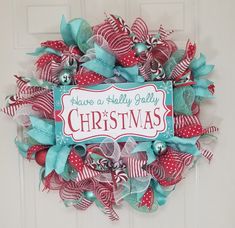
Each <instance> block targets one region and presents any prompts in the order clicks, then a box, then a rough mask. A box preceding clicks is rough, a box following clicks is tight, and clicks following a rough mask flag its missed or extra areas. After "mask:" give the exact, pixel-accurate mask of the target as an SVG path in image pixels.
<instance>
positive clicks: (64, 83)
mask: <svg viewBox="0 0 235 228" xmlns="http://www.w3.org/2000/svg"><path fill="white" fill-rule="evenodd" d="M60 29H61V35H62V39H63V40H56V41H46V42H43V43H41V47H39V48H37V49H36V51H35V52H34V53H32V55H34V56H37V60H36V63H35V65H36V70H37V71H36V73H35V76H36V77H23V76H15V77H16V84H17V92H16V94H15V95H13V96H8V97H7V98H6V107H4V108H3V109H2V111H3V112H4V113H6V114H7V115H9V116H11V117H13V119H15V120H16V121H17V123H18V124H19V125H21V126H23V128H22V129H23V137H17V139H16V145H17V147H18V150H19V152H20V153H21V155H22V156H23V157H25V158H27V159H28V160H35V161H36V162H37V164H39V165H40V166H41V171H40V177H41V181H42V183H43V184H44V187H45V188H44V189H48V190H58V191H59V194H60V197H61V199H62V200H63V201H64V203H65V205H66V206H74V207H75V208H76V209H79V210H85V209H87V208H88V207H89V206H91V205H92V204H93V203H95V204H96V205H97V206H98V208H99V209H101V211H103V212H104V213H105V214H107V215H108V216H109V218H110V219H111V220H117V219H118V215H117V214H116V212H115V211H114V209H113V208H114V207H115V206H116V205H118V204H120V203H122V202H123V201H127V202H128V203H129V204H130V205H131V206H132V207H133V208H135V209H137V210H139V211H142V212H152V211H155V210H156V209H157V208H158V206H161V205H163V204H165V202H166V199H167V196H168V195H169V193H170V192H171V191H172V190H173V189H174V188H175V185H176V184H177V183H178V182H180V181H181V180H182V178H183V172H184V171H185V170H186V169H188V168H189V167H192V166H193V165H194V164H195V162H196V161H197V160H198V158H200V157H201V156H204V157H205V158H207V159H208V160H209V161H210V160H211V158H212V153H211V152H210V151H209V150H208V149H205V147H203V146H202V143H201V141H202V139H203V138H205V137H210V136H211V134H212V133H213V132H215V131H217V130H218V129H217V128H216V127H214V126H207V127H203V126H202V124H201V122H200V120H199V111H200V109H199V107H200V103H201V102H202V101H204V100H205V99H207V98H211V97H212V96H213V93H214V84H213V82H211V81H209V80H207V79H205V78H204V76H206V75H208V74H209V73H210V72H211V71H212V70H213V67H214V66H213V65H207V64H206V59H205V56H204V55H203V54H200V56H199V57H198V58H195V53H196V45H195V44H193V43H191V42H190V41H188V42H187V44H186V47H185V50H182V49H178V48H177V46H176V44H175V43H174V42H173V41H172V40H170V39H169V38H168V37H169V35H170V34H171V33H172V32H173V31H170V32H168V31H166V30H164V28H163V27H162V26H160V28H159V30H158V32H157V33H156V34H149V32H148V28H147V25H146V24H145V22H144V21H143V20H142V19H141V18H137V19H136V20H135V21H134V23H133V25H132V26H131V27H129V26H128V25H127V24H126V23H125V21H124V20H123V19H122V18H121V17H118V16H114V15H108V16H107V18H106V20H105V21H104V22H103V23H101V24H99V25H96V26H93V27H91V26H90V25H89V24H88V23H87V22H86V21H85V20H84V19H74V20H71V21H69V22H68V23H67V22H66V21H65V18H64V17H63V18H62V21H61V28H60ZM66 99H67V100H66ZM102 99H103V100H102ZM83 111H84V113H82V112H83ZM90 125H92V126H90Z"/></svg>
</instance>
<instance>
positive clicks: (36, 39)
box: [0, 0, 235, 228]
mask: <svg viewBox="0 0 235 228" xmlns="http://www.w3.org/2000/svg"><path fill="white" fill-rule="evenodd" d="M234 9H235V1H233V0H223V1H220V0H10V1H9V0H1V1H0V25H1V26H0V29H1V33H0V101H1V106H2V105H3V103H4V102H3V101H4V99H3V98H4V96H6V95H8V94H9V93H10V92H13V91H14V79H13V77H12V76H13V75H14V74H25V73H30V71H31V70H32V62H31V57H29V56H26V55H25V53H27V52H31V51H32V50H33V49H34V48H35V47H37V46H38V45H39V43H40V41H44V40H50V39H57V38H59V33H58V28H59V23H60V18H61V15H62V14H64V15H65V16H66V17H67V18H74V17H81V16H82V17H85V18H86V19H88V20H89V21H90V23H92V24H94V23H97V22H100V21H102V19H104V12H107V13H108V12H111V13H113V14H118V15H121V16H123V17H124V18H126V19H127V21H128V22H129V23H130V22H131V21H133V19H134V18H135V17H137V16H141V17H143V18H144V19H145V20H146V22H147V23H148V25H149V27H150V29H151V31H154V30H156V29H157V28H158V27H159V25H160V24H163V25H165V27H167V28H174V29H175V31H176V32H175V34H174V35H173V37H174V39H175V40H176V42H177V43H179V44H180V45H181V46H182V45H183V44H184V43H185V42H186V41H187V39H188V38H190V39H191V40H195V41H196V42H197V44H198V50H199V51H201V52H203V53H205V54H206V56H207V58H208V61H209V62H210V63H212V64H215V65H216V68H215V72H214V73H213V75H212V77H213V80H214V81H215V82H216V84H217V90H216V100H214V101H213V102H210V104H209V105H208V106H207V107H206V108H207V109H210V110H211V111H212V112H214V113H215V114H216V115H217V116H219V117H220V118H221V119H222V122H221V124H220V128H221V134H220V136H219V142H218V144H217V146H216V148H215V150H214V152H215V159H214V160H213V162H212V163H211V164H210V165H207V164H206V162H200V164H199V165H198V166H197V167H196V169H194V171H192V172H190V174H189V175H188V177H187V178H186V179H185V180H184V181H183V182H182V184H180V185H178V186H177V188H176V190H175V191H174V192H173V193H172V194H171V196H170V197H169V200H168V203H167V204H166V205H165V206H164V207H161V208H160V209H159V210H158V212H157V213H153V214H141V213H139V212H136V211H134V210H133V209H131V208H130V207H128V206H127V205H125V206H123V207H122V208H121V209H120V210H119V211H118V212H119V215H120V221H119V222H115V223H111V222H110V221H109V220H108V219H107V218H106V217H105V216H104V215H103V214H102V213H101V212H99V211H98V209H97V208H96V207H95V206H94V207H92V208H89V209H88V210H87V211H85V212H80V211H79V212H77V211H75V209H73V208H66V207H65V206H64V205H63V203H62V202H61V200H60V199H59V196H58V192H50V193H47V192H41V191H39V189H38V180H39V178H38V171H39V170H38V168H37V166H35V164H34V163H33V162H31V163H30V162H28V161H25V160H24V161H23V159H22V158H21V157H20V156H19V155H18V153H17V150H16V147H15V146H14V142H13V141H14V137H15V134H16V125H15V124H14V123H13V122H12V121H11V120H10V119H9V118H8V117H6V116H4V115H3V114H1V117H0V123H1V125H0V177H1V178H0V183H1V185H0V199H1V200H0V227H1V228H48V227H56V228H64V227H66V228H75V227H80V228H85V227H103V228H105V227H109V226H111V225H112V226H113V227H123V228H124V227H125V228H127V227H129V228H132V227H135V228H137V227H153V226H154V227H159V228H170V227H174V228H221V227H226V228H234V227H235V217H234V213H235V196H234V194H235V177H234V174H235V165H234V162H235V152H234V144H233V143H234V139H233V137H234V129H235V124H234V120H233V118H234V117H235V108H234V105H235V102H234V97H235V95H234V88H233V86H234V84H235V79H234V78H235V77H234V59H235V54H234V52H235V45H234V37H235V29H234V20H235V14H234Z"/></svg>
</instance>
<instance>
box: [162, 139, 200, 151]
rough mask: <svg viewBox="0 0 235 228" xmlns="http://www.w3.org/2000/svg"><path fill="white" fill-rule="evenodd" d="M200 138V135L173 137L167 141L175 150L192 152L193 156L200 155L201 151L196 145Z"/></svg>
mask: <svg viewBox="0 0 235 228" xmlns="http://www.w3.org/2000/svg"><path fill="white" fill-rule="evenodd" d="M198 139H199V137H193V138H179V137H172V138H170V139H167V140H166V143H167V145H168V146H170V147H172V148H173V149H174V150H178V151H181V152H185V153H189V154H192V155H193V156H200V155H201V153H200V151H199V150H198V148H197V146H196V143H197V140H198Z"/></svg>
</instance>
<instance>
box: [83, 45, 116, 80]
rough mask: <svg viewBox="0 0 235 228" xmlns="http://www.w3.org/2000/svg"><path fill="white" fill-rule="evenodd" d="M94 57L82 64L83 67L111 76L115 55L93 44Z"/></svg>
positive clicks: (107, 76)
mask: <svg viewBox="0 0 235 228" xmlns="http://www.w3.org/2000/svg"><path fill="white" fill-rule="evenodd" d="M94 48H95V54H96V58H95V59H92V60H89V61H87V62H85V63H83V64H82V66H84V67H85V68H87V69H89V70H91V71H94V72H96V73H97V74H101V75H103V76H104V77H106V78H111V77H113V74H114V73H113V70H114V66H115V56H114V55H113V54H111V53H110V52H108V51H106V50H105V49H103V48H101V47H100V46H98V45H97V44H96V43H95V44H94Z"/></svg>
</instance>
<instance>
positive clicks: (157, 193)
mask: <svg viewBox="0 0 235 228" xmlns="http://www.w3.org/2000/svg"><path fill="white" fill-rule="evenodd" d="M151 186H152V188H153V191H154V198H155V201H156V202H157V203H158V205H160V206H162V205H164V204H165V203H166V201H167V197H168V195H169V194H170V193H171V191H166V190H164V189H163V188H162V186H161V185H160V184H159V183H158V182H157V181H156V180H152V181H151Z"/></svg>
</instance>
